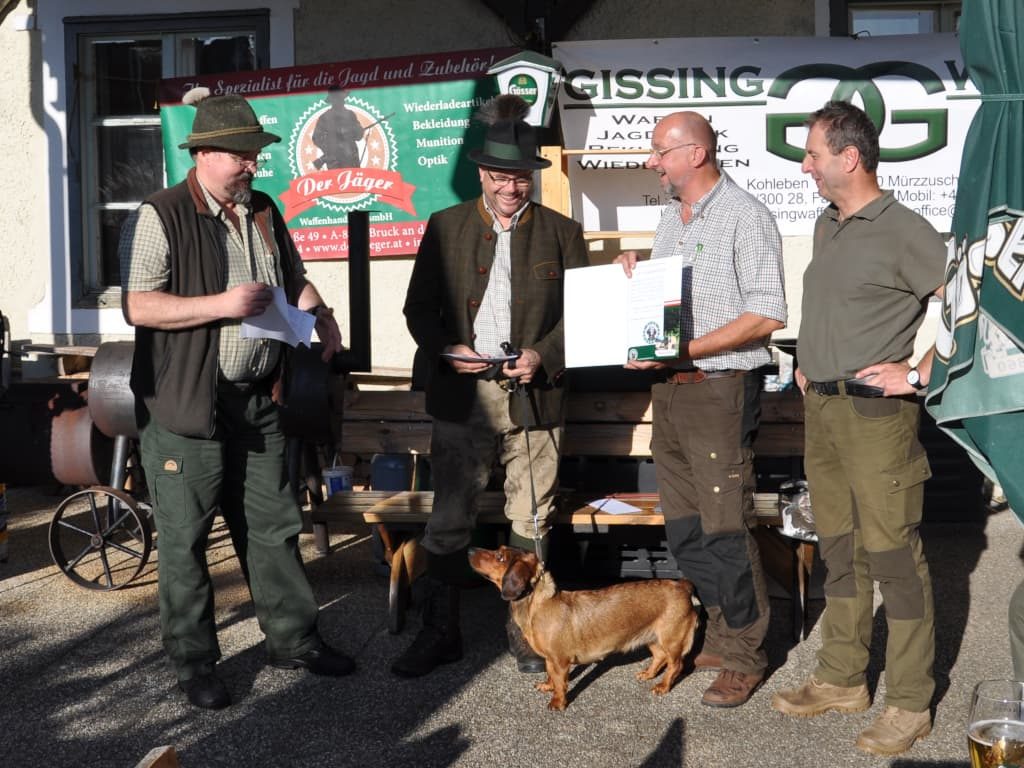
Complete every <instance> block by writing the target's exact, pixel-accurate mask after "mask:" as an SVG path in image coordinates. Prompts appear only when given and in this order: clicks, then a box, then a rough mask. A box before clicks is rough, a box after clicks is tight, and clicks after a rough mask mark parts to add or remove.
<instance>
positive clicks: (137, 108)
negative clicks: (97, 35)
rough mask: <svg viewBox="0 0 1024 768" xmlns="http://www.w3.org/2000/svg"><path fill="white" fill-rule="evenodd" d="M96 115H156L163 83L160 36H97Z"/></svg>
mask: <svg viewBox="0 0 1024 768" xmlns="http://www.w3.org/2000/svg"><path fill="white" fill-rule="evenodd" d="M93 52H94V55H95V57H96V67H95V71H96V87H95V89H94V93H95V94H96V115H97V116H99V117H114V116H123V115H155V114H157V113H158V111H159V105H158V104H157V86H158V85H159V83H160V41H159V40H97V41H94V42H93Z"/></svg>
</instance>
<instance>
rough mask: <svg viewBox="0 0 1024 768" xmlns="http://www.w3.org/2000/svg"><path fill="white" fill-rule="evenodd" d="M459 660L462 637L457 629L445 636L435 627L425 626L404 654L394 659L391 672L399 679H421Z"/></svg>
mask: <svg viewBox="0 0 1024 768" xmlns="http://www.w3.org/2000/svg"><path fill="white" fill-rule="evenodd" d="M461 658H462V635H461V634H460V633H459V631H458V629H455V631H454V632H449V633H447V634H446V633H443V632H441V631H440V630H439V629H437V628H436V627H432V626H425V627H423V629H421V630H420V632H419V634H418V635H416V639H415V640H413V641H412V645H410V646H409V647H408V648H406V649H405V653H403V654H402V655H401V656H399V657H398V658H397V659H395V661H394V663H392V665H391V671H392V672H393V673H394V674H396V675H398V676H399V677H423V675H427V674H430V673H431V672H433V671H434V670H435V669H436V668H437V667H439V666H441V665H442V664H451V663H452V662H456V661H458V660H459V659H461Z"/></svg>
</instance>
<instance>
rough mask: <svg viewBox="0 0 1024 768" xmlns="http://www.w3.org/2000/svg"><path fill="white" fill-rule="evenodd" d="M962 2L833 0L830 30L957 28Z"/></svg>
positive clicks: (921, 31)
mask: <svg viewBox="0 0 1024 768" xmlns="http://www.w3.org/2000/svg"><path fill="white" fill-rule="evenodd" d="M961 5H962V2H961V0H903V2H893V0H830V2H829V15H830V29H829V32H830V34H831V35H832V36H833V37H843V36H847V35H855V36H856V35H871V36H873V37H878V36H881V35H915V34H931V33H934V32H956V31H957V28H958V26H959V23H960V8H961Z"/></svg>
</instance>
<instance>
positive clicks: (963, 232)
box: [925, 0, 1024, 521]
mask: <svg viewBox="0 0 1024 768" xmlns="http://www.w3.org/2000/svg"><path fill="white" fill-rule="evenodd" d="M960 49H961V51H962V52H963V56H964V62H965V64H966V65H967V71H968V73H969V74H970V76H971V79H972V80H973V81H974V84H975V86H976V87H977V88H978V90H979V91H980V92H981V94H982V95H981V99H982V103H981V107H980V108H979V109H978V111H977V113H976V114H975V117H974V121H973V122H972V123H971V128H970V130H969V132H968V134H967V140H966V143H965V145H964V153H963V158H962V160H961V165H960V180H959V187H958V189H957V196H956V209H955V212H954V215H953V235H954V242H953V243H952V244H951V251H950V257H949V260H948V262H947V267H946V289H945V290H946V293H945V297H944V300H943V313H942V315H943V316H942V322H941V323H940V328H939V335H938V339H937V341H936V357H935V364H934V367H933V370H932V376H931V381H930V389H929V392H928V395H927V398H926V401H925V402H926V406H927V408H928V411H929V412H930V413H931V414H932V416H933V417H934V418H935V421H936V422H937V423H938V424H939V426H940V427H942V428H943V429H944V430H946V431H947V432H948V433H949V434H950V435H951V436H952V437H953V438H954V439H955V440H957V441H958V442H959V443H960V444H961V445H963V447H964V448H965V449H966V450H967V451H968V453H969V454H970V456H971V458H972V459H973V460H974V461H975V463H977V464H978V466H979V467H980V468H981V469H982V471H983V472H985V474H987V475H988V476H989V477H990V478H992V479H994V480H996V481H997V482H999V484H1000V485H1002V487H1003V490H1004V492H1005V494H1006V497H1007V501H1008V502H1009V504H1010V506H1011V507H1012V508H1013V510H1014V512H1015V513H1016V514H1017V516H1018V518H1020V519H1021V520H1022V521H1024V471H1022V469H1024V3H1022V2H1021V0H970V2H966V3H964V10H963V15H962V16H961V19H960ZM954 246H955V247H954Z"/></svg>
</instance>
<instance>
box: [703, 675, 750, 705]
mask: <svg viewBox="0 0 1024 768" xmlns="http://www.w3.org/2000/svg"><path fill="white" fill-rule="evenodd" d="M762 682H764V675H763V674H759V675H757V674H750V675H748V674H744V673H743V672H737V671H736V670H734V669H723V670H722V671H721V672H719V673H718V677H716V678H715V682H713V683H712V684H711V686H710V687H709V688H708V689H707V690H706V691H704V696H703V697H701V700H700V703H701V704H704V705H706V706H708V707H723V708H725V707H738V706H740V705H741V704H745V703H746V702H747V700H748V699H749V698H750V697H751V696H753V695H754V691H756V690H757V689H758V687H759V686H760V685H761V683H762Z"/></svg>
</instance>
